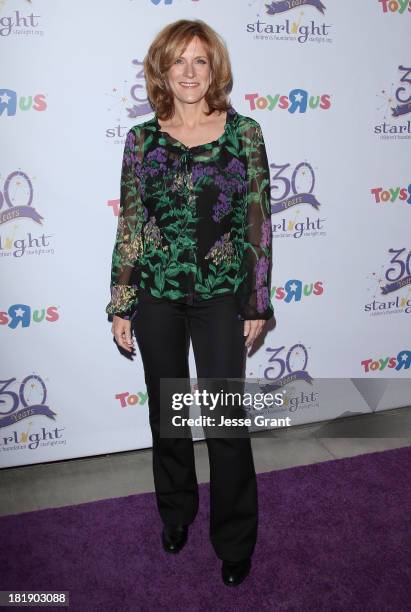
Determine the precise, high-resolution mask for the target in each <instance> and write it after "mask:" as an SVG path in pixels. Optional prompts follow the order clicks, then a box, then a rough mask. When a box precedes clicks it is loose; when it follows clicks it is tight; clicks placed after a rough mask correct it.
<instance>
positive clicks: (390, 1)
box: [377, 0, 411, 15]
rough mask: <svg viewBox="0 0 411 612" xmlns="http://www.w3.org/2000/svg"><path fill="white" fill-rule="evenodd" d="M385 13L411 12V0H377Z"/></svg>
mask: <svg viewBox="0 0 411 612" xmlns="http://www.w3.org/2000/svg"><path fill="white" fill-rule="evenodd" d="M377 1H378V3H379V5H380V7H381V10H382V12H383V13H398V14H399V15H403V14H404V13H406V12H408V13H411V0H377Z"/></svg>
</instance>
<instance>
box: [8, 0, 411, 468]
mask: <svg viewBox="0 0 411 612" xmlns="http://www.w3.org/2000/svg"><path fill="white" fill-rule="evenodd" d="M180 18H189V19H191V18H200V19H202V20H204V21H206V22H207V23H209V24H210V25H211V26H212V27H214V28H215V29H216V30H217V31H218V32H219V33H220V34H221V35H222V37H223V38H224V40H225V41H226V43H227V46H228V49H229V52H230V56H231V61H232V67H233V74H234V86H233V90H232V94H231V101H232V104H233V106H234V107H235V108H236V110H237V111H238V112H240V113H242V114H244V115H247V116H250V117H252V118H254V119H256V120H257V121H258V122H259V123H260V125H261V127H262V129H263V133H264V137H265V141H266V146H267V152H268V157H269V162H270V167H271V187H272V189H271V193H272V226H273V268H272V283H273V286H272V291H271V299H272V303H273V305H274V309H275V316H276V326H272V325H271V326H269V328H268V330H267V333H266V334H265V336H264V339H263V342H260V344H259V345H258V346H257V347H256V350H255V351H254V352H253V353H252V354H250V355H249V356H248V358H247V371H246V373H247V378H248V379H258V380H261V381H262V382H263V383H266V384H268V383H270V384H271V385H272V386H273V387H275V386H276V385H277V386H281V384H283V383H284V382H285V381H286V382H287V383H288V387H287V388H288V392H287V399H286V402H285V404H284V405H283V406H281V408H278V409H277V414H278V415H280V416H282V417H286V416H289V417H290V421H291V424H292V425H293V424H301V423H309V422H317V421H324V420H327V419H335V418H339V417H341V416H346V415H348V414H356V413H370V412H375V411H380V410H383V409H387V408H395V407H402V406H406V405H409V404H410V396H411V393H410V392H411V378H410V374H411V369H410V365H411V326H410V320H411V239H410V236H411V232H410V227H411V184H410V183H411V146H410V145H411V52H410V45H409V40H410V38H409V32H410V26H411V1H408V0H363V1H361V2H358V1H356V0H345V1H344V2H341V1H340V0H324V2H322V1H321V0H290V1H287V0H279V1H276V2H270V1H268V0H265V1H260V0H87V1H86V2H81V1H80V0H53V1H50V0H0V53H1V66H2V69H1V83H0V130H1V149H0V150H1V161H0V256H1V257H0V266H1V301H0V326H1V327H0V335H1V338H0V342H1V368H0V378H1V380H0V465H1V466H2V467H6V466H13V465H24V464H31V463H38V462H44V461H54V460H60V459H65V458H70V457H81V456H90V455H96V454H102V453H110V452H115V451H122V450H129V449H137V448H144V447H150V446H151V444H152V440H151V432H150V429H149V421H148V398H147V392H146V387H145V382H144V372H143V367H142V363H141V358H140V354H139V352H138V348H137V351H136V353H135V354H134V357H133V358H130V357H127V356H124V355H123V354H122V353H121V352H120V351H119V349H118V347H117V345H116V343H115V341H114V340H113V336H112V333H111V322H110V321H109V319H108V317H107V315H106V313H105V307H106V304H107V303H108V301H109V297H110V296H109V282H110V266H111V254H112V248H113V245H114V238H115V232H116V226H117V220H118V210H119V187H120V168H121V159H122V152H123V145H124V139H125V135H126V133H127V131H128V130H129V129H130V127H131V126H132V125H134V124H137V123H140V122H143V121H146V120H147V119H150V118H151V117H152V115H153V113H152V109H151V107H150V105H149V102H148V99H147V94H146V89H145V79H144V73H143V69H142V61H143V58H144V56H145V54H146V51H147V49H148V46H149V44H150V42H151V41H152V39H153V37H154V35H155V34H156V33H157V32H158V31H159V30H160V29H161V28H162V27H163V26H164V25H166V24H167V23H170V22H172V21H175V20H177V19H180ZM136 346H137V345H136ZM162 350H163V348H162V346H161V345H160V346H158V351H159V353H160V352H161V351H162ZM190 366H191V377H192V382H193V389H194V388H195V386H196V385H195V377H196V370H195V360H194V355H193V352H192V348H191V347H190Z"/></svg>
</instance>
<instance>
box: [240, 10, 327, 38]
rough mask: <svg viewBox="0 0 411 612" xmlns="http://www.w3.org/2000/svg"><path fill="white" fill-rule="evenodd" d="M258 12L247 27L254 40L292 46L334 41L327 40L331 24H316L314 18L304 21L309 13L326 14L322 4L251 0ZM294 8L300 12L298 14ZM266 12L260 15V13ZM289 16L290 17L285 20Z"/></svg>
mask: <svg viewBox="0 0 411 612" xmlns="http://www.w3.org/2000/svg"><path fill="white" fill-rule="evenodd" d="M256 3H257V8H258V9H259V12H258V13H257V18H256V20H255V21H254V22H252V23H247V24H246V31H247V32H248V33H250V34H252V35H253V38H254V40H275V41H280V42H284V43H287V42H294V43H306V42H307V41H308V42H311V43H315V42H316V43H320V44H322V43H326V44H330V43H332V42H333V40H332V38H331V37H330V30H331V25H329V24H327V23H325V22H324V21H323V22H318V21H316V20H315V19H308V20H307V19H306V17H305V11H306V10H307V12H308V14H309V15H310V13H314V14H318V13H320V14H321V15H323V14H324V12H325V8H326V7H325V4H324V3H323V2H321V0H278V1H277V2H268V3H267V2H263V1H261V0H254V1H253V2H252V4H254V5H255V4H256ZM296 9H302V10H299V11H298V12H297V11H296ZM263 10H264V11H265V13H263V14H262V11H263ZM288 13H290V16H289V17H288ZM296 13H297V14H296Z"/></svg>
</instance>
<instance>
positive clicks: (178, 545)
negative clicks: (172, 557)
mask: <svg viewBox="0 0 411 612" xmlns="http://www.w3.org/2000/svg"><path fill="white" fill-rule="evenodd" d="M187 534H188V525H164V527H163V531H162V534H161V539H162V542H163V548H164V550H165V551H166V552H169V553H178V552H180V550H181V549H182V548H183V546H184V544H185V543H186V542H187Z"/></svg>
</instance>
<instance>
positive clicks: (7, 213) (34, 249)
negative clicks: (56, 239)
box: [0, 170, 54, 257]
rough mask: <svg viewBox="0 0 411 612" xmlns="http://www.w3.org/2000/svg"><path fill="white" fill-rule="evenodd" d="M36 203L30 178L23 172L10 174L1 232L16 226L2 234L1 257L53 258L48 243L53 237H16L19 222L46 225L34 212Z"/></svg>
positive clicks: (1, 194)
mask: <svg viewBox="0 0 411 612" xmlns="http://www.w3.org/2000/svg"><path fill="white" fill-rule="evenodd" d="M33 200H34V189H33V183H32V181H31V179H30V177H29V176H28V174H27V173H26V172H24V171H22V170H15V171H14V172H11V173H10V174H9V175H8V176H7V177H6V180H5V181H4V185H3V190H2V191H0V229H3V227H4V225H5V224H6V223H7V224H8V225H9V224H10V222H14V223H12V224H11V225H10V226H8V227H7V230H3V232H2V233H1V234H0V257H11V256H13V257H23V255H44V254H50V253H52V254H54V249H53V247H51V246H50V243H49V240H48V239H49V238H50V237H51V236H52V234H45V233H44V232H42V233H41V234H40V235H35V234H33V233H32V232H27V234H26V236H25V237H24V238H22V237H16V235H17V233H18V231H19V230H20V225H19V223H18V222H19V221H24V220H26V219H30V221H34V222H35V223H37V224H38V225H40V226H41V225H42V224H43V217H42V216H41V215H40V213H39V212H38V211H37V210H36V209H35V208H34V206H33ZM6 231H7V233H6Z"/></svg>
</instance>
